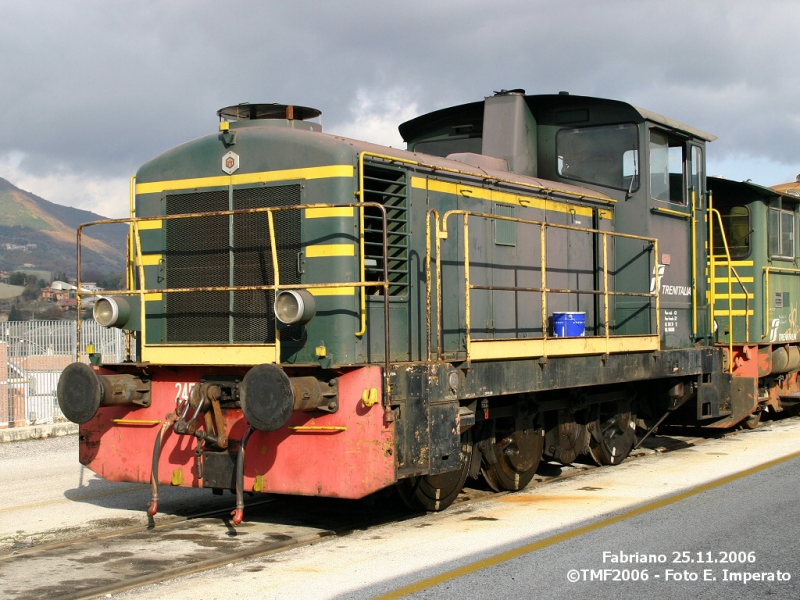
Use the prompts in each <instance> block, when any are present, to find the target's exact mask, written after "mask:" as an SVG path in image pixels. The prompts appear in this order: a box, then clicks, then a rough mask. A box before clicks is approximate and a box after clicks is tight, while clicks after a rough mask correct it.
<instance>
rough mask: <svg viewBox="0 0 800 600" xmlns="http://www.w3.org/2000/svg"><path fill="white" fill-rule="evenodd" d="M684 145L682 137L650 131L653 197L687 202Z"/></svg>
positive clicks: (651, 190)
mask: <svg viewBox="0 0 800 600" xmlns="http://www.w3.org/2000/svg"><path fill="white" fill-rule="evenodd" d="M683 147H684V142H683V140H681V139H678V138H675V137H672V136H670V135H668V134H666V133H664V132H661V131H656V130H651V131H650V196H651V197H652V198H653V199H655V200H663V201H665V202H674V203H676V204H685V200H684V197H683Z"/></svg>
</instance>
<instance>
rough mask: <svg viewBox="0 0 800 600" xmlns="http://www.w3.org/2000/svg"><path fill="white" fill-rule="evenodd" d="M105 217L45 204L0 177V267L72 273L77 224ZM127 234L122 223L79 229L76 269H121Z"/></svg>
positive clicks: (103, 270)
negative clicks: (79, 265) (80, 245)
mask: <svg viewBox="0 0 800 600" xmlns="http://www.w3.org/2000/svg"><path fill="white" fill-rule="evenodd" d="M105 218H106V217H102V216H100V215H97V214H95V213H93V212H90V211H88V210H80V209H77V208H71V207H69V206H61V205H60V204H54V203H52V202H48V201H47V200H45V199H44V198H40V197H39V196H36V195H34V194H31V193H30V192H26V191H24V190H21V189H19V188H18V187H16V186H15V185H13V184H12V183H10V182H9V181H6V180H5V179H3V178H2V177H0V270H4V271H14V270H16V269H20V268H23V265H26V264H31V265H34V268H36V269H38V270H44V271H52V272H59V271H64V272H66V273H67V274H68V275H73V276H74V275H75V272H76V270H77V269H76V264H77V251H76V248H77V234H76V230H77V227H78V225H80V224H81V223H88V222H90V221H99V220H102V219H105ZM127 235H128V226H127V225H125V224H114V225H102V226H96V227H90V228H88V229H84V231H83V236H82V238H83V248H82V263H83V264H82V269H83V270H84V271H86V272H89V271H95V272H99V273H111V272H120V271H123V270H124V268H125V244H126V238H127ZM9 245H10V247H9Z"/></svg>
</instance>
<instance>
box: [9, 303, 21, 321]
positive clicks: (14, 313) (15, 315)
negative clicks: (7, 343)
mask: <svg viewBox="0 0 800 600" xmlns="http://www.w3.org/2000/svg"><path fill="white" fill-rule="evenodd" d="M8 320H9V321H22V314H21V313H20V311H18V310H17V307H16V306H12V307H11V311H10V312H9V313H8Z"/></svg>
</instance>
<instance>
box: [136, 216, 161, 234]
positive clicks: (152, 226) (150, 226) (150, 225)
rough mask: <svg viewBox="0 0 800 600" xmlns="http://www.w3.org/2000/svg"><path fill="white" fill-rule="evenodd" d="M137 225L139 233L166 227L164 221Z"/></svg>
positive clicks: (143, 222)
mask: <svg viewBox="0 0 800 600" xmlns="http://www.w3.org/2000/svg"><path fill="white" fill-rule="evenodd" d="M137 225H138V227H139V231H144V230H145V229H161V228H162V227H163V226H164V221H162V220H161V219H159V220H157V221H139V222H138V223H137Z"/></svg>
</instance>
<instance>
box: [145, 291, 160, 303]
mask: <svg viewBox="0 0 800 600" xmlns="http://www.w3.org/2000/svg"><path fill="white" fill-rule="evenodd" d="M163 299H164V294H161V293H159V292H153V293H151V294H145V295H144V301H145V302H160V301H161V300H163Z"/></svg>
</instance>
